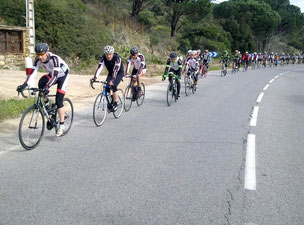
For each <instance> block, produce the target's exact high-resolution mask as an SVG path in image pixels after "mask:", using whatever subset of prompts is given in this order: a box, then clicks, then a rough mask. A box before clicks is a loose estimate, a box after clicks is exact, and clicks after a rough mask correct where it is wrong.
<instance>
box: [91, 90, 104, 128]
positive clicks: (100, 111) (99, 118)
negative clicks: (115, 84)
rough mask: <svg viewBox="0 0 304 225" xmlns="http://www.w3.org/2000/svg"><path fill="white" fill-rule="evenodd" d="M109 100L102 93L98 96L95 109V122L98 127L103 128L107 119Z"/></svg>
mask: <svg viewBox="0 0 304 225" xmlns="http://www.w3.org/2000/svg"><path fill="white" fill-rule="evenodd" d="M107 111H108V107H107V99H106V97H105V96H104V95H103V93H100V94H99V95H97V97H96V100H95V102H94V107H93V120H94V123H95V125H96V126H97V127H99V126H101V125H102V124H103V122H104V121H105V119H106V117H107Z"/></svg>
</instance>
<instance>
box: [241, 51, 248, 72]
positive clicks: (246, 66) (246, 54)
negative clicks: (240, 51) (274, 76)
mask: <svg viewBox="0 0 304 225" xmlns="http://www.w3.org/2000/svg"><path fill="white" fill-rule="evenodd" d="M242 59H243V62H244V69H245V70H247V68H248V65H249V60H250V55H249V53H248V52H245V54H244V55H243V58H242Z"/></svg>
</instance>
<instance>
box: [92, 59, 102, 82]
mask: <svg viewBox="0 0 304 225" xmlns="http://www.w3.org/2000/svg"><path fill="white" fill-rule="evenodd" d="M103 66H104V58H103V57H101V60H100V62H99V64H98V67H97V69H96V72H95V75H94V78H95V79H97V78H98V76H99V75H100V73H101V71H102V68H103Z"/></svg>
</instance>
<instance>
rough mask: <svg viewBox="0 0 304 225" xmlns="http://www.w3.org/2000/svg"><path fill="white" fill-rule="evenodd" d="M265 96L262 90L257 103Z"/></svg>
mask: <svg viewBox="0 0 304 225" xmlns="http://www.w3.org/2000/svg"><path fill="white" fill-rule="evenodd" d="M263 96H264V93H263V92H262V93H261V94H259V96H258V98H257V100H256V102H257V103H260V102H261V101H262V99H263Z"/></svg>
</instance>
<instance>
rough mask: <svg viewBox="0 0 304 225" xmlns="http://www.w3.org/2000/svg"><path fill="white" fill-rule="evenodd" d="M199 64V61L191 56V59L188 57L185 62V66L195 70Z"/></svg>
mask: <svg viewBox="0 0 304 225" xmlns="http://www.w3.org/2000/svg"><path fill="white" fill-rule="evenodd" d="M199 66H200V65H199V62H198V60H197V59H195V58H193V59H191V58H189V59H188V61H187V62H186V67H187V68H188V69H192V70H194V71H197V70H198V69H199Z"/></svg>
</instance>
